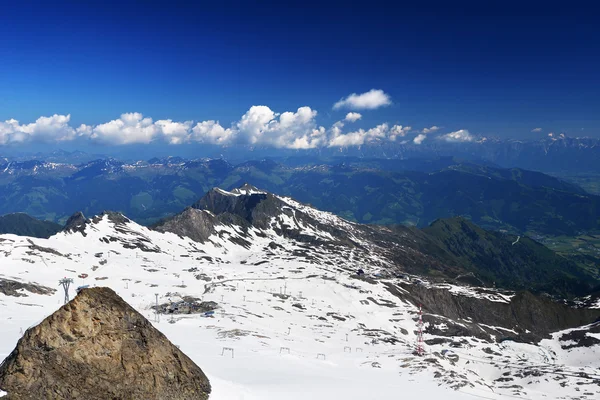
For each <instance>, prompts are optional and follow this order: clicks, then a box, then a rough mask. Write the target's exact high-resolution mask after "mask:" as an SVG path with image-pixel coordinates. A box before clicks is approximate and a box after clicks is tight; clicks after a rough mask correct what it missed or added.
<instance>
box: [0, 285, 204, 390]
mask: <svg viewBox="0 0 600 400" xmlns="http://www.w3.org/2000/svg"><path fill="white" fill-rule="evenodd" d="M0 389H2V390H4V391H6V392H8V396H7V397H6V399H32V400H33V399H36V400H38V399H89V400H96V399H97V400H100V399H190V400H191V399H207V398H208V395H209V393H210V390H211V387H210V383H209V381H208V379H207V378H206V376H205V375H204V373H203V372H202V370H201V369H200V368H199V367H198V366H197V365H196V364H194V362H193V361H192V360H190V359H189V358H188V357H187V356H186V355H185V354H183V353H182V352H181V351H180V350H179V349H178V348H177V347H176V346H174V345H173V344H172V343H171V342H169V340H168V339H167V338H166V337H165V336H164V335H163V334H162V333H160V332H159V331H158V330H157V329H155V328H154V327H153V326H152V325H151V324H150V323H149V322H148V321H147V320H146V319H145V318H144V317H143V316H142V315H141V314H139V313H138V312H137V311H135V310H134V309H133V308H132V307H131V306H129V305H128V304H127V303H126V302H125V301H124V300H123V299H121V298H120V297H119V296H118V295H117V294H116V293H115V292H113V291H112V290H111V289H108V288H92V289H84V290H82V291H81V292H80V294H79V295H77V296H76V297H75V298H74V299H73V300H72V301H70V302H69V303H67V304H66V305H64V306H63V307H61V308H60V309H59V310H58V311H56V312H55V313H54V314H52V315H51V316H49V317H48V318H46V319H45V320H44V321H43V322H42V323H40V324H39V325H37V326H35V327H33V328H31V329H29V330H27V332H26V333H25V335H24V336H23V337H22V338H21V339H20V340H19V342H18V344H17V347H16V348H15V350H14V351H13V352H12V353H11V354H10V355H9V356H8V358H7V359H6V360H5V361H4V362H3V363H2V365H1V366H0Z"/></svg>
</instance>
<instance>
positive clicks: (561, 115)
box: [0, 1, 600, 138]
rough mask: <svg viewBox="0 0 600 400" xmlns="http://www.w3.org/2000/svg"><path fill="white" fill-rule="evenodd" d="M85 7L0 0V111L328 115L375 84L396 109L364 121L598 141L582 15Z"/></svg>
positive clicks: (86, 119)
mask: <svg viewBox="0 0 600 400" xmlns="http://www.w3.org/2000/svg"><path fill="white" fill-rule="evenodd" d="M83 3H85V4H83ZM87 3H88V2H80V1H77V2H75V1H74V2H59V4H52V3H50V2H43V3H34V2H26V1H24V2H18V3H17V2H2V3H0V22H1V23H0V121H4V120H7V119H10V118H15V119H18V120H19V121H20V122H21V123H28V122H32V121H34V120H35V119H36V118H38V117H39V116H42V115H51V114H55V113H57V114H71V121H72V125H74V126H76V125H79V124H80V123H86V124H98V123H103V122H107V121H109V120H112V119H115V118H118V117H119V115H120V114H121V113H124V112H134V111H135V112H141V113H143V114H144V115H147V116H151V117H152V118H154V119H155V120H158V119H166V118H171V119H173V120H177V121H182V120H195V121H199V120H206V119H215V120H219V121H220V122H221V123H222V124H223V125H229V124H231V123H232V122H234V121H236V120H238V119H239V118H240V116H241V115H242V114H244V113H245V112H246V111H247V110H248V108H249V107H250V106H252V105H261V104H262V105H268V106H269V107H270V108H271V109H273V110H275V111H277V112H282V111H287V110H292V111H293V110H296V109H297V108H298V107H300V106H305V105H307V106H310V107H312V108H313V109H316V110H317V111H318V112H319V118H318V121H319V124H323V125H330V124H331V123H333V122H335V121H336V120H339V119H341V118H342V117H343V115H344V114H345V113H344V112H342V111H334V110H332V105H333V103H334V102H336V101H337V100H339V99H340V98H342V97H344V96H347V95H349V94H350V93H353V92H356V93H362V92H365V91H368V90H369V89H372V88H376V89H382V90H384V91H385V92H386V93H388V94H389V95H390V96H391V98H392V101H393V105H391V106H389V107H385V108H381V109H378V110H373V111H365V112H362V113H363V120H361V121H359V124H362V125H360V126H364V127H365V128H366V127H371V126H373V125H375V124H377V123H381V122H385V121H387V122H390V123H400V124H403V125H411V126H413V127H414V128H419V129H420V128H423V127H426V126H431V125H438V126H442V127H444V128H447V130H458V129H468V130H469V131H470V132H472V133H476V134H481V135H494V134H495V135H498V136H501V137H512V138H521V137H523V138H525V137H527V138H530V137H534V136H535V135H536V134H533V133H531V132H530V131H531V129H533V128H535V127H542V128H543V129H544V131H543V134H545V133H548V132H550V131H554V132H561V131H565V132H567V133H569V134H571V135H573V136H578V135H580V136H582V135H588V136H597V137H599V136H600V112H599V111H600V77H599V74H600V72H599V71H600V28H598V26H599V25H600V24H599V23H598V21H597V19H596V18H595V17H594V18H593V14H594V13H593V12H590V10H588V11H587V16H581V15H574V14H573V13H571V12H570V11H569V10H548V9H547V8H545V9H544V10H545V11H543V12H542V11H541V9H533V7H532V9H525V8H523V7H522V6H521V8H518V9H515V10H510V9H508V8H509V6H508V5H505V6H503V7H505V8H495V9H473V8H468V9H461V8H460V7H459V6H458V5H457V4H454V5H453V7H452V9H450V8H448V9H440V8H436V7H435V5H434V4H429V5H428V6H427V7H426V8H425V7H424V8H422V9H415V8H411V7H407V6H402V5H398V4H393V3H391V2H390V3H389V4H386V5H384V3H382V4H380V5H378V4H377V2H373V1H368V2H357V4H356V5H353V3H352V2H340V3H329V4H328V5H323V4H321V3H310V2H307V1H303V2H295V3H288V2H278V3H271V4H267V3H262V5H255V4H254V3H253V2H252V3H251V2H247V3H245V4H244V3H239V2H208V3H207V4H203V3H201V2H194V3H193V4H187V3H185V2H178V1H169V2H164V3H162V4H154V3H150V2H132V3H128V4H125V3H124V2H118V3H117V2H115V3H112V4H111V3H109V2H97V5H90V4H87ZM90 3H91V2H90ZM190 3H191V2H190ZM216 3H218V4H219V5H216ZM584 11H585V10H584ZM519 13H520V14H521V15H518V14H519ZM582 128H583V129H584V130H583V131H582ZM537 135H539V134H537Z"/></svg>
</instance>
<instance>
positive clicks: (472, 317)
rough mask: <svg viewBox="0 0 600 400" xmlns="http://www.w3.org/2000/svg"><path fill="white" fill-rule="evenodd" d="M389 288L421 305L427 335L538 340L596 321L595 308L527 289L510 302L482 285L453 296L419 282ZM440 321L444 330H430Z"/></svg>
mask: <svg viewBox="0 0 600 400" xmlns="http://www.w3.org/2000/svg"><path fill="white" fill-rule="evenodd" d="M388 290H389V291H390V292H391V293H392V294H394V295H396V296H398V297H399V298H401V299H404V300H407V301H410V302H412V303H413V304H422V305H423V311H424V313H425V314H424V316H423V320H424V321H425V322H429V323H430V325H429V327H428V328H427V333H431V334H435V335H439V336H447V337H452V336H476V337H479V338H482V339H486V340H489V339H490V335H494V336H495V337H496V340H503V339H511V340H517V341H523V342H538V341H539V340H541V339H543V338H546V337H548V335H549V334H550V333H552V332H556V331H560V330H563V329H568V328H575V327H579V326H583V325H587V324H591V323H594V322H595V321H598V320H599V319H600V309H591V308H583V307H576V306H574V305H572V304H565V303H564V302H563V303H560V302H557V301H554V300H552V299H550V298H548V297H546V296H536V295H534V294H532V293H530V292H526V291H522V292H517V293H516V294H514V295H512V297H511V298H510V301H498V299H495V300H490V297H491V296H494V294H496V293H494V292H492V291H487V290H485V289H480V290H478V291H479V294H480V295H479V296H478V297H475V296H469V295H455V294H452V293H451V292H450V291H448V290H447V289H443V288H431V287H426V286H425V285H419V284H400V285H398V286H396V285H391V284H389V285H388ZM473 290H474V291H477V290H476V289H473ZM441 316H443V317H441ZM453 321H456V322H460V324H457V323H455V322H453ZM441 323H443V324H446V325H447V328H446V329H444V330H440V329H437V328H435V325H437V324H441ZM481 324H483V326H482V325H481Z"/></svg>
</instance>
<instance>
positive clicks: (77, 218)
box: [63, 211, 89, 236]
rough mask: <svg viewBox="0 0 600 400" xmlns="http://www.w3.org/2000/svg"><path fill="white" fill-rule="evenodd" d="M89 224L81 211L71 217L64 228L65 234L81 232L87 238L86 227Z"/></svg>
mask: <svg viewBox="0 0 600 400" xmlns="http://www.w3.org/2000/svg"><path fill="white" fill-rule="evenodd" d="M88 222H89V220H87V219H86V218H85V216H84V215H83V213H82V212H81V211H78V212H76V213H75V214H73V215H71V216H70V217H69V219H68V220H67V222H66V223H65V226H64V228H63V231H64V232H80V233H81V234H83V235H84V236H85V225H86V224H87V223H88Z"/></svg>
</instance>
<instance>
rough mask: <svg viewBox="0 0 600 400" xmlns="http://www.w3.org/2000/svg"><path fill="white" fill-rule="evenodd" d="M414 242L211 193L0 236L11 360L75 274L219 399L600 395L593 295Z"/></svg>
mask: <svg viewBox="0 0 600 400" xmlns="http://www.w3.org/2000/svg"><path fill="white" fill-rule="evenodd" d="M411 232H414V231H411V230H408V229H406V230H399V231H394V230H393V229H390V228H382V227H376V226H365V225H360V224H354V223H351V222H348V221H345V220H344V219H342V218H339V217H337V216H335V215H333V214H330V213H326V212H322V211H319V210H316V209H314V208H312V207H310V206H307V205H304V204H301V203H298V202H296V201H295V200H293V199H290V198H286V197H280V196H276V195H272V194H270V193H266V192H263V191H261V190H259V189H257V188H254V187H251V186H249V185H248V186H244V187H242V188H240V189H237V190H234V191H230V192H227V191H223V190H220V189H217V190H213V191H210V192H209V193H208V194H207V195H206V196H205V197H203V198H202V199H201V200H199V201H198V202H197V203H195V204H194V206H193V207H190V208H188V209H186V210H184V211H183V212H182V213H181V214H179V215H177V216H175V217H173V218H171V219H169V220H166V221H163V222H161V223H159V224H158V225H157V226H155V227H154V229H149V228H146V227H143V226H140V225H138V224H136V223H134V222H132V221H131V220H130V219H128V218H127V217H125V216H123V215H121V214H117V213H104V214H101V215H98V216H95V217H93V218H90V219H86V218H85V217H83V215H76V216H74V217H73V218H72V219H71V220H70V221H69V222H68V224H67V226H66V229H65V230H64V231H63V232H60V233H58V234H56V235H54V236H52V237H50V238H48V239H37V238H29V237H23V236H15V235H0V310H2V312H1V313H0V319H1V321H2V323H1V324H0V359H3V358H4V357H6V356H7V355H8V354H9V353H10V352H11V351H12V349H13V347H14V345H15V344H16V342H17V340H18V338H19V337H20V335H22V332H23V331H24V330H26V329H27V328H29V327H31V326H33V325H35V324H37V323H38V322H39V321H40V320H41V319H42V318H44V317H45V316H47V315H49V314H51V313H52V312H53V311H55V310H56V309H57V308H58V307H59V306H60V305H61V304H62V303H63V300H64V292H62V289H61V288H59V287H58V280H59V279H61V278H63V277H68V278H72V279H74V281H75V283H74V286H78V285H83V284H87V285H91V286H94V285H96V286H108V287H111V288H112V289H114V290H115V291H116V292H117V293H118V294H119V295H120V296H121V297H123V298H124V299H126V300H127V301H128V302H129V303H130V304H131V305H132V306H133V307H134V308H136V309H137V310H138V311H139V312H141V313H142V314H144V315H145V316H146V317H147V318H148V319H149V320H151V321H153V323H154V324H155V326H156V327H157V328H158V329H159V330H161V331H162V332H163V333H164V334H165V335H167V337H168V338H169V339H170V340H171V341H172V342H173V343H175V344H177V345H178V346H179V347H180V348H181V350H182V351H183V352H184V353H186V354H187V355H188V356H189V357H190V358H191V359H192V360H194V361H195V362H196V363H197V364H199V365H202V368H203V370H204V371H205V372H206V374H207V375H208V377H209V379H210V381H211V384H212V386H213V392H212V394H211V396H210V398H211V399H216V400H219V399H267V400H268V399H281V398H286V399H304V398H306V397H307V396H310V397H311V398H314V399H332V398H346V399H392V398H393V399H396V398H398V396H399V394H400V393H401V394H402V395H403V396H412V395H414V396H416V395H419V396H420V397H422V398H437V397H439V396H446V398H449V399H455V398H456V399H461V398H472V397H480V398H487V399H503V398H511V397H519V398H531V399H542V398H544V399H548V398H573V399H575V398H577V399H593V398H598V396H600V361H599V360H600V358H599V357H598V356H599V355H600V321H598V317H600V301H599V300H598V299H597V298H596V297H593V296H590V297H587V298H585V299H581V301H580V302H579V303H578V305H573V304H564V302H556V301H553V300H551V299H549V298H547V297H545V296H534V295H531V294H529V293H524V292H518V293H517V292H512V291H508V290H500V289H494V288H490V287H487V288H484V287H476V286H468V285H466V284H459V283H458V282H460V280H455V281H450V280H448V279H446V278H444V272H445V269H446V268H450V269H454V268H457V267H456V266H453V265H452V266H446V265H445V264H444V263H443V262H442V261H440V259H439V258H436V257H433V256H431V255H428V254H427V253H426V252H425V251H424V250H423V249H421V248H419V247H415V245H411V243H416V242H417V240H416V239H415V237H411ZM414 234H417V233H414ZM358 270H362V271H364V274H359V273H358ZM426 270H427V271H431V270H434V271H438V272H439V273H434V274H431V273H429V274H427V275H426V274H424V273H422V272H424V271H426ZM446 272H447V271H446ZM454 272H456V271H454ZM436 276H439V277H437V278H436ZM59 289H60V290H59ZM69 295H70V296H71V297H72V296H74V295H75V292H74V289H73V287H71V288H70V290H69ZM200 304H202V305H206V304H211V305H213V306H212V308H213V309H214V311H215V312H214V314H211V313H208V314H205V313H204V312H199V313H195V312H194V310H195V307H196V305H200ZM419 304H421V305H422V309H423V317H422V318H423V321H424V332H425V333H424V340H425V355H424V356H418V355H415V354H414V353H415V346H416V343H417V333H418V321H419ZM157 306H158V307H157ZM156 310H160V311H161V312H167V314H166V315H165V314H160V313H159V314H157V313H156ZM205 315H208V316H206V317H205ZM0 389H1V388H0ZM0 395H1V392H0Z"/></svg>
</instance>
